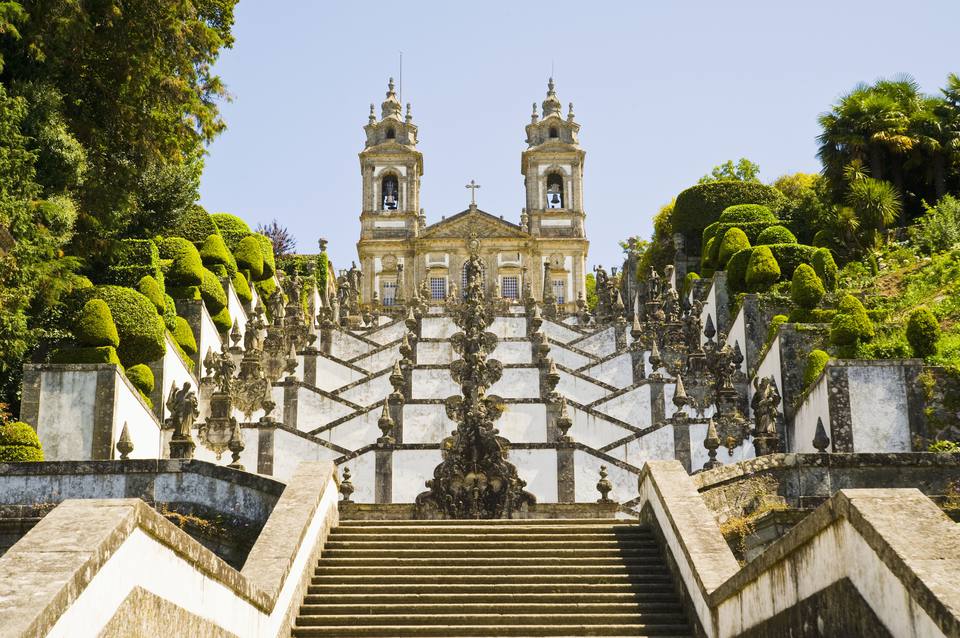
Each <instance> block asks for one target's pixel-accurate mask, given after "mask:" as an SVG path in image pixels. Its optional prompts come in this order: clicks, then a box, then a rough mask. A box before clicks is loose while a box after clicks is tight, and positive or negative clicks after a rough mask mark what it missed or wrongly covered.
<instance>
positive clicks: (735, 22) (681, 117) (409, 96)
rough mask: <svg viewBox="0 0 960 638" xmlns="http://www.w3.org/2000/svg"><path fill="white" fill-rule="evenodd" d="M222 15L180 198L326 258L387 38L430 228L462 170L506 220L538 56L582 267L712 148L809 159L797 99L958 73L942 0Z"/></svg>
mask: <svg viewBox="0 0 960 638" xmlns="http://www.w3.org/2000/svg"><path fill="white" fill-rule="evenodd" d="M236 19H237V21H236V27H235V30H234V32H235V35H236V44H235V46H234V48H233V49H232V50H230V51H227V52H226V53H224V55H223V56H222V58H221V60H220V61H219V62H218V65H217V70H218V72H219V73H220V74H221V76H222V77H223V79H224V80H225V82H226V84H227V86H228V88H229V90H230V92H231V93H232V94H233V96H234V99H233V101H232V102H231V103H229V104H225V105H224V106H223V113H224V116H225V118H226V121H227V124H228V127H229V128H228V130H227V131H226V132H225V133H224V134H223V135H222V136H221V137H220V138H219V139H217V141H216V142H214V143H213V145H212V146H211V147H210V149H209V150H210V156H209V157H208V158H207V167H206V172H205V174H204V177H203V183H202V187H201V193H202V199H201V203H202V204H203V205H204V206H205V207H206V208H207V209H208V210H209V211H211V212H215V211H228V212H232V213H235V214H237V215H240V216H241V217H243V218H244V219H246V220H248V221H249V222H251V224H255V223H257V222H268V221H270V220H271V219H273V218H277V219H278V220H279V221H280V222H281V223H282V224H285V225H286V226H287V227H288V228H290V230H291V231H293V233H294V234H295V235H296V238H297V241H298V249H299V250H301V251H302V252H315V251H316V239H317V238H318V237H321V236H323V237H326V238H328V239H329V240H330V247H329V251H330V255H331V258H332V259H333V261H334V264H335V265H337V266H339V267H342V266H344V265H348V264H349V262H350V260H352V259H355V256H356V240H357V236H358V234H359V225H360V224H359V220H358V216H359V214H360V173H359V163H358V159H357V153H358V152H359V151H360V150H362V148H363V140H364V135H363V130H362V127H363V125H364V124H365V123H366V119H367V113H368V109H369V104H370V103H371V102H375V103H376V104H377V105H378V111H379V104H380V102H381V101H382V100H383V97H384V91H385V89H386V82H387V77H388V76H391V75H394V76H395V75H397V74H398V62H397V57H398V52H399V51H400V50H402V51H403V60H404V67H403V100H404V101H405V102H406V101H409V102H411V103H412V105H413V115H414V122H415V123H416V124H417V125H418V126H419V127H420V140H421V142H420V145H419V149H420V150H421V151H422V152H423V154H424V176H423V181H422V188H421V204H422V206H423V207H424V208H426V213H427V219H428V221H429V222H431V223H432V222H434V221H437V220H439V219H440V217H441V216H442V215H451V214H453V213H456V212H459V211H460V210H463V209H464V208H466V206H467V204H468V203H469V191H467V190H466V189H465V188H464V184H466V183H467V182H468V181H469V180H470V179H476V180H477V182H478V183H480V184H481V185H482V188H481V189H480V190H479V191H478V203H479V205H480V207H481V208H482V209H484V210H486V211H487V212H490V213H493V214H495V215H503V216H504V217H506V218H507V219H509V220H512V221H518V220H519V216H520V209H521V207H522V206H523V178H522V177H521V175H520V153H521V151H522V150H523V149H524V143H523V141H524V137H525V136H524V129H523V127H524V125H525V124H527V123H528V122H529V116H530V105H531V103H532V102H533V101H534V100H536V101H538V102H539V101H542V100H543V97H544V94H545V91H546V80H547V77H548V76H549V75H550V69H551V64H553V66H554V69H555V71H554V75H555V77H556V82H557V93H558V96H559V97H560V99H561V100H562V101H563V103H564V104H566V103H567V102H570V101H572V102H574V105H575V111H576V114H577V119H578V121H579V122H580V124H581V125H582V127H583V128H582V130H581V137H580V141H581V144H582V146H583V148H584V149H585V150H586V152H587V159H586V177H585V185H584V202H585V208H586V211H587V233H588V236H589V237H590V239H591V248H590V262H591V263H604V264H606V265H608V266H609V265H612V264H615V263H618V262H619V261H620V260H621V258H620V249H619V248H618V246H617V241H618V240H619V239H622V238H624V237H626V236H629V235H635V234H640V235H644V236H647V235H649V234H650V232H651V219H652V217H653V215H654V214H655V213H656V211H657V210H658V209H659V207H660V206H661V205H662V204H664V203H665V202H667V201H669V200H670V199H671V198H672V197H674V196H675V195H676V194H677V193H678V192H679V191H680V190H682V189H683V188H685V187H687V186H689V185H691V184H693V183H694V182H696V180H697V179H698V178H699V177H700V176H701V175H703V174H704V173H706V172H708V171H709V169H710V168H711V167H712V166H714V165H715V164H719V163H721V162H723V161H724V160H726V159H736V158H738V157H741V156H746V157H749V158H750V159H752V160H753V161H754V162H757V163H758V164H759V165H760V167H761V176H762V178H763V179H764V181H770V180H773V179H775V178H776V177H777V176H779V175H781V174H783V173H788V172H796V171H806V172H813V171H817V170H819V165H818V163H817V161H816V157H815V153H816V142H815V137H816V135H817V133H818V128H817V123H816V118H817V115H818V114H819V113H821V112H823V111H825V110H827V109H828V108H829V107H830V105H831V104H832V103H833V102H834V100H835V99H836V98H837V97H838V96H839V95H840V94H842V93H843V92H845V91H847V90H849V89H850V88H851V87H852V86H853V85H854V84H855V83H857V82H860V81H873V80H874V79H876V78H878V77H881V76H890V75H893V74H895V73H901V72H906V73H910V74H912V75H913V76H914V77H915V78H916V79H917V81H918V82H919V83H920V85H921V86H922V87H923V89H924V90H926V91H928V92H933V91H936V90H937V89H938V88H939V87H940V86H942V85H943V82H944V79H945V78H946V75H947V73H948V72H950V71H955V72H960V55H958V53H960V41H958V39H957V35H956V33H957V32H956V28H957V25H958V24H960V2H958V1H957V0H942V1H934V0H928V1H924V0H914V1H912V2H907V1H904V0H897V1H891V0H871V1H865V0H855V1H848V0H844V1H840V0H816V1H812V0H803V1H802V2H771V1H770V0H766V1H755V2H722V3H720V2H708V1H702V2H693V1H686V2H667V1H661V2H643V3H641V2H629V3H628V2H623V3H610V2H560V1H554V2H550V3H540V2H517V1H515V0H514V1H513V2H494V1H487V2H482V3H470V5H469V8H468V6H467V5H466V3H459V2H429V3H428V2H416V1H411V2H390V3H387V2H375V1H369V0H368V1H365V2H332V1H331V2H319V1H307V0H269V1H266V0H242V1H241V2H240V4H239V5H238V7H237V12H236Z"/></svg>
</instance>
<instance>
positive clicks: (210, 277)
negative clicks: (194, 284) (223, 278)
mask: <svg viewBox="0 0 960 638" xmlns="http://www.w3.org/2000/svg"><path fill="white" fill-rule="evenodd" d="M200 298H201V299H203V303H204V305H206V306H207V310H208V311H209V312H210V314H211V315H215V314H217V313H218V312H220V311H221V310H223V309H224V308H226V307H227V293H225V292H224V291H223V285H222V284H221V283H220V278H219V277H217V276H216V275H215V274H213V273H212V272H210V271H209V270H207V269H206V268H204V269H203V283H202V284H200Z"/></svg>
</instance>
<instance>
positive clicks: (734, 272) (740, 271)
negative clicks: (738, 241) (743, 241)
mask: <svg viewBox="0 0 960 638" xmlns="http://www.w3.org/2000/svg"><path fill="white" fill-rule="evenodd" d="M752 254H753V249H752V248H746V249H744V250H741V251H738V252H736V253H734V254H733V256H732V257H730V259H729V260H728V261H727V290H728V291H729V292H731V293H738V292H746V291H747V265H748V264H749V263H750V255H752Z"/></svg>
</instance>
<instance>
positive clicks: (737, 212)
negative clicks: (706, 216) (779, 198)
mask: <svg viewBox="0 0 960 638" xmlns="http://www.w3.org/2000/svg"><path fill="white" fill-rule="evenodd" d="M719 221H720V223H721V224H741V223H751V222H754V223H755V222H762V223H765V224H776V223H777V222H778V221H780V220H778V219H777V216H776V215H774V214H773V211H771V210H770V209H769V208H767V207H766V206H763V205H762V204H735V205H733V206H728V207H727V208H725V209H724V210H723V212H722V213H720V220H719Z"/></svg>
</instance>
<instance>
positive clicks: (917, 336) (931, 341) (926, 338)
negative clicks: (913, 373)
mask: <svg viewBox="0 0 960 638" xmlns="http://www.w3.org/2000/svg"><path fill="white" fill-rule="evenodd" d="M939 341H940V323H939V322H938V321H937V318H936V317H934V316H933V313H932V312H930V311H929V310H927V309H926V308H917V309H916V310H914V311H913V312H911V313H910V318H909V319H908V320H907V342H908V343H909V344H910V348H911V349H912V350H913V356H915V357H919V358H921V359H925V358H927V357H929V356H932V355H935V354H937V344H938V343H939Z"/></svg>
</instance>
